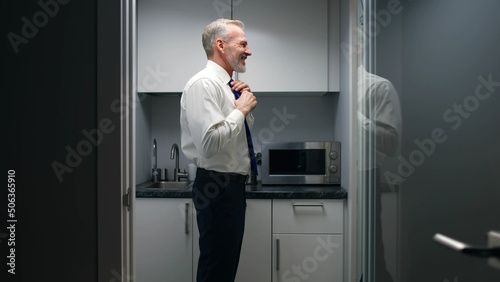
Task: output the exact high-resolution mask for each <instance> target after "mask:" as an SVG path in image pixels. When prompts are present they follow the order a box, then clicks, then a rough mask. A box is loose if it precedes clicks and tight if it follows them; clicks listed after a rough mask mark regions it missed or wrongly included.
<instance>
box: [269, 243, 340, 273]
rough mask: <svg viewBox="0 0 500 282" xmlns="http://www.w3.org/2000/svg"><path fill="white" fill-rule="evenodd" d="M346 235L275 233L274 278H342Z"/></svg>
mask: <svg viewBox="0 0 500 282" xmlns="http://www.w3.org/2000/svg"><path fill="white" fill-rule="evenodd" d="M343 268H344V267H343V236H342V235H312V234H308V235H302V234H275V235H274V236H273V281H279V282H300V281H318V282H319V281H321V282H323V281H324V282H327V281H328V282H341V281H342V279H343Z"/></svg>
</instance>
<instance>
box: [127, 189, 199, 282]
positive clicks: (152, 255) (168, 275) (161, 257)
mask: <svg viewBox="0 0 500 282" xmlns="http://www.w3.org/2000/svg"><path fill="white" fill-rule="evenodd" d="M135 218H136V221H135V226H134V230H135V234H134V244H135V246H134V248H135V265H136V274H135V276H136V280H135V281H137V282H154V281H192V267H193V263H192V262H193V260H192V257H193V253H192V251H193V235H192V234H193V232H192V201H191V199H175V198H169V199H165V198H137V199H136V200H135Z"/></svg>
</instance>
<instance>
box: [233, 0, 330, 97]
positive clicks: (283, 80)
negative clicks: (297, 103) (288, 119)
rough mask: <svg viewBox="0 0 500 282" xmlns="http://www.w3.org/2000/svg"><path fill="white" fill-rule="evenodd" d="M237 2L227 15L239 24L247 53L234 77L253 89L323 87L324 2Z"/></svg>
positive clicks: (325, 72) (325, 87) (325, 81)
mask: <svg viewBox="0 0 500 282" xmlns="http://www.w3.org/2000/svg"><path fill="white" fill-rule="evenodd" d="M239 2H241V3H240V4H239V5H237V6H236V5H235V6H234V7H233V18H234V19H238V20H241V21H242V22H243V23H244V24H245V34H246V36H247V39H248V46H249V47H250V50H251V51H252V56H250V57H249V58H248V59H247V61H246V63H247V70H246V72H245V73H240V74H238V79H240V80H243V81H245V82H247V83H248V84H249V85H250V87H251V88H252V91H253V92H323V93H324V92H326V91H328V2H327V1H326V0H321V1H320V0H318V1H303V0H274V1H266V0H254V1H239Z"/></svg>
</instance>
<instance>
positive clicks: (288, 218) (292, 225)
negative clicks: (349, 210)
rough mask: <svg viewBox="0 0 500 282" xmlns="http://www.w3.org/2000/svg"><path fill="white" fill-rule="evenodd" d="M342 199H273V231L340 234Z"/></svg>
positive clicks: (341, 229)
mask: <svg viewBox="0 0 500 282" xmlns="http://www.w3.org/2000/svg"><path fill="white" fill-rule="evenodd" d="M343 230H344V200H317V199H314V200H299V199H294V200H273V233H274V234H278V233H327V234H333V233H338V234H342V233H343Z"/></svg>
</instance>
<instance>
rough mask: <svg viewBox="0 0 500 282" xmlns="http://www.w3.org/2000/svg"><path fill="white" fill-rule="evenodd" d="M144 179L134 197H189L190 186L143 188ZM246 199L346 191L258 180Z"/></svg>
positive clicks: (334, 194)
mask: <svg viewBox="0 0 500 282" xmlns="http://www.w3.org/2000/svg"><path fill="white" fill-rule="evenodd" d="M151 183H152V182H151V181H146V182H144V183H141V184H139V185H137V186H136V188H135V196H136V198H191V197H192V193H191V191H192V186H193V184H192V183H190V184H189V186H188V187H187V188H186V189H182V190H167V189H162V188H145V186H147V185H149V184H151ZM245 190H246V198H247V199H345V198H347V191H346V190H345V189H344V188H343V187H341V186H330V185H328V186H324V185H323V186H318V185H308V186H303V185H295V186H288V185H286V186H285V185H283V186H276V185H273V186H268V185H262V184H260V182H259V183H258V184H256V185H246V189H245Z"/></svg>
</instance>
